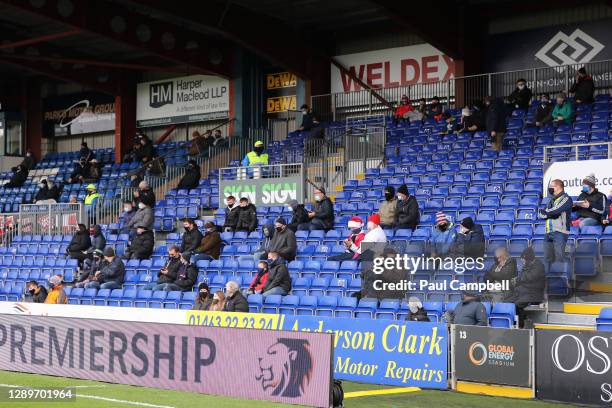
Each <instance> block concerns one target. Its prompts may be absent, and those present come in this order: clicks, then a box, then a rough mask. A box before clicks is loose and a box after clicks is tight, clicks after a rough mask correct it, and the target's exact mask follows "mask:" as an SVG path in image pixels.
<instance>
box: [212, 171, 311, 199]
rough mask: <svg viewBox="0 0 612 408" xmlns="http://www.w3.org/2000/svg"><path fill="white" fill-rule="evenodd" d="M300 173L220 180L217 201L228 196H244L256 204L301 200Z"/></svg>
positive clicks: (238, 197)
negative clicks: (261, 177) (287, 175)
mask: <svg viewBox="0 0 612 408" xmlns="http://www.w3.org/2000/svg"><path fill="white" fill-rule="evenodd" d="M302 183H303V182H302V177H301V176H300V175H295V176H289V177H277V178H263V179H248V180H220V181H219V202H220V203H223V202H224V200H225V199H226V198H227V197H229V196H234V197H236V199H237V200H238V199H240V198H242V197H246V198H248V199H249V201H250V202H251V203H253V204H255V205H256V206H275V205H285V204H287V203H288V202H289V201H290V200H297V201H299V202H302V199H303V187H302Z"/></svg>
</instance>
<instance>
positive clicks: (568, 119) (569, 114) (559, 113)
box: [552, 92, 574, 126]
mask: <svg viewBox="0 0 612 408" xmlns="http://www.w3.org/2000/svg"><path fill="white" fill-rule="evenodd" d="M573 121H574V106H573V105H572V103H571V102H570V101H568V100H567V99H566V97H565V94H564V93H563V92H561V93H560V94H558V95H557V103H556V105H555V107H554V109H553V111H552V124H553V126H559V125H562V124H566V125H571V124H572V122H573Z"/></svg>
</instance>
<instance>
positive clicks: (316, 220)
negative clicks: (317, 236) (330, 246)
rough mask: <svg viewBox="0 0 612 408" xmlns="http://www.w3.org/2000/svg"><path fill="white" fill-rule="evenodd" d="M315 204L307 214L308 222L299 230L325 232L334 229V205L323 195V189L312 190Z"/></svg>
mask: <svg viewBox="0 0 612 408" xmlns="http://www.w3.org/2000/svg"><path fill="white" fill-rule="evenodd" d="M314 199H315V203H314V206H313V209H312V211H309V212H308V218H310V222H309V223H307V224H302V225H300V226H299V227H298V229H299V230H310V231H314V230H325V231H329V230H330V229H332V228H334V203H332V201H331V200H330V199H329V197H327V195H326V194H325V189H324V188H323V187H319V188H315V189H314Z"/></svg>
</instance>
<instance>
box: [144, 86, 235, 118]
mask: <svg viewBox="0 0 612 408" xmlns="http://www.w3.org/2000/svg"><path fill="white" fill-rule="evenodd" d="M136 92H137V93H136V122H137V125H138V126H139V127H147V126H162V125H167V124H174V123H187V122H202V121H207V120H215V119H225V118H227V117H229V110H230V96H229V94H230V83H229V81H228V80H227V79H224V78H220V77H216V76H211V75H192V76H187V77H180V78H172V79H166V80H163V81H154V82H142V83H139V84H138V87H137V91H136Z"/></svg>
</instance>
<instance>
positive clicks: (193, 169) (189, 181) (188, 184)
mask: <svg viewBox="0 0 612 408" xmlns="http://www.w3.org/2000/svg"><path fill="white" fill-rule="evenodd" d="M201 177H202V175H201V171H200V166H199V165H198V163H197V162H196V161H195V160H189V163H187V171H186V172H185V175H184V176H183V177H182V178H181V181H179V183H178V186H176V188H177V189H186V190H192V189H194V188H198V185H199V184H200V178H201Z"/></svg>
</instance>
